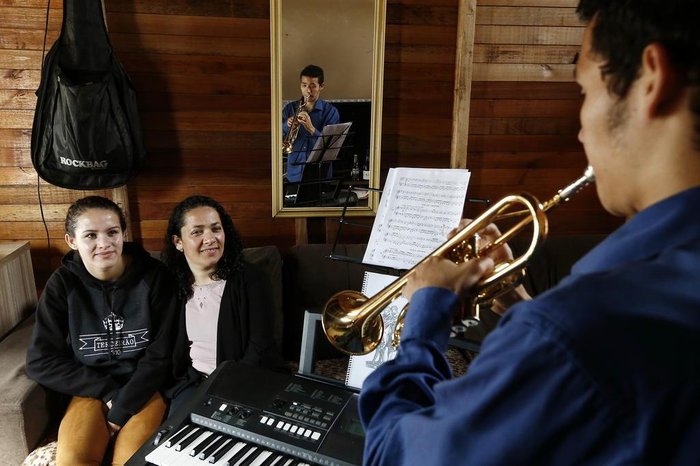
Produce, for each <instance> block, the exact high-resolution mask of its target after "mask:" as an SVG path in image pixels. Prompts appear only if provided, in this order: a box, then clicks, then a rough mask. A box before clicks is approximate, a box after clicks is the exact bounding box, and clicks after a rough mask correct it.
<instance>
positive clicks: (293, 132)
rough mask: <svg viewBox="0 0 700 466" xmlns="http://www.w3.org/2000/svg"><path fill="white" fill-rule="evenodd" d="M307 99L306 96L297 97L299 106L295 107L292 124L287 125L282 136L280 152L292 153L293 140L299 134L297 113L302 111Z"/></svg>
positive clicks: (299, 113)
mask: <svg viewBox="0 0 700 466" xmlns="http://www.w3.org/2000/svg"><path fill="white" fill-rule="evenodd" d="M308 101H309V97H308V96H302V97H301V99H299V107H298V108H297V111H296V113H295V114H294V119H293V120H292V125H291V126H290V127H289V132H288V133H287V136H286V137H285V138H284V141H282V152H284V153H285V154H287V155H289V154H291V153H292V146H294V141H295V140H296V139H297V135H298V134H299V126H300V123H299V115H301V112H303V111H304V110H305V109H306V104H307V102H308Z"/></svg>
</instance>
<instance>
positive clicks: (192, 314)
mask: <svg viewBox="0 0 700 466" xmlns="http://www.w3.org/2000/svg"><path fill="white" fill-rule="evenodd" d="M224 286H226V280H219V281H215V282H213V283H208V284H206V285H202V286H199V285H194V286H193V289H194V295H193V296H192V298H190V300H189V301H187V304H186V305H185V316H186V326H187V338H189V340H190V341H191V342H192V346H190V358H192V367H194V368H195V369H197V370H198V371H199V372H202V373H204V374H207V375H209V374H211V373H212V372H213V371H214V369H216V329H217V326H218V322H219V306H220V305H221V296H223V294H224Z"/></svg>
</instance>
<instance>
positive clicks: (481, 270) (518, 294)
mask: <svg viewBox="0 0 700 466" xmlns="http://www.w3.org/2000/svg"><path fill="white" fill-rule="evenodd" d="M470 222H471V220H470V219H463V220H462V221H461V222H460V224H459V226H458V227H457V228H455V229H453V230H452V231H450V232H449V233H448V238H451V237H453V236H454V235H455V234H456V233H457V232H458V231H459V230H461V229H463V228H464V227H466V226H467V225H468V224H469V223H470ZM500 234H501V233H500V231H499V230H498V227H497V226H496V225H494V224H490V225H488V226H487V227H486V228H484V229H483V230H482V231H480V232H479V235H478V238H477V242H478V244H477V247H480V248H484V247H486V246H487V245H489V244H490V243H491V242H493V241H495V240H496V239H497V238H498V237H499V236H500ZM512 259H513V253H512V251H511V249H510V247H509V246H508V245H507V244H503V245H502V246H500V247H498V248H495V249H494V250H493V251H489V252H488V254H487V255H486V256H485V257H481V258H477V259H471V260H469V261H467V262H464V263H461V264H455V263H454V262H452V261H451V260H449V259H445V258H442V257H431V258H429V259H428V260H427V261H426V262H425V263H423V264H422V265H421V266H420V267H418V268H417V269H416V271H415V273H414V274H413V276H411V277H409V279H408V281H407V283H406V286H405V287H404V289H403V292H402V294H403V296H404V297H405V298H406V299H409V300H410V297H411V295H413V293H414V292H415V291H416V290H418V289H420V288H424V287H428V286H436V287H440V288H447V289H449V290H452V291H453V292H455V293H456V294H457V295H458V296H459V297H460V298H461V299H463V300H465V299H467V298H468V297H469V296H470V295H471V289H472V287H473V286H474V285H475V284H476V283H477V282H478V281H479V280H481V278H482V277H484V276H488V275H490V274H491V273H493V270H494V267H495V265H496V264H500V263H502V262H507V261H511V260H512ZM527 299H531V298H530V295H529V294H528V293H527V291H526V290H525V288H524V287H523V286H522V285H518V286H517V287H515V288H513V289H511V290H508V291H506V292H505V293H503V294H501V295H500V296H498V297H497V298H496V299H494V300H493V301H492V303H491V310H492V311H494V312H496V313H498V314H503V313H504V312H505V311H506V310H507V309H508V308H509V307H510V306H512V305H513V304H515V303H517V302H519V301H521V300H527Z"/></svg>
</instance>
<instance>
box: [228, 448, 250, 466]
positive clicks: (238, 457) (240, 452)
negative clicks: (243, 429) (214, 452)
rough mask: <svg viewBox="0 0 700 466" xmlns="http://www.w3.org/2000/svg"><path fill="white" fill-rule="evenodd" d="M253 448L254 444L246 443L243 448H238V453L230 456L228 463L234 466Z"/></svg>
mask: <svg viewBox="0 0 700 466" xmlns="http://www.w3.org/2000/svg"><path fill="white" fill-rule="evenodd" d="M253 448H255V446H254V445H251V444H246V445H245V446H244V447H243V448H241V449H240V450H238V453H236V454H235V455H233V456H232V457H231V458H229V460H228V462H227V463H226V464H227V466H234V465H235V464H236V463H237V462H239V461H240V460H241V458H243V457H244V456H245V455H247V454H248V452H249V451H250V450H252V449H253Z"/></svg>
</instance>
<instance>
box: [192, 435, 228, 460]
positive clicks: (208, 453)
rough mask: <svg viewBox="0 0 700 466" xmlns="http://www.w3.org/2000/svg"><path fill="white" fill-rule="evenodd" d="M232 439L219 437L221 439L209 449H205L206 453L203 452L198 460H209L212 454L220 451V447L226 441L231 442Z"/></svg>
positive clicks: (224, 436)
mask: <svg viewBox="0 0 700 466" xmlns="http://www.w3.org/2000/svg"><path fill="white" fill-rule="evenodd" d="M230 438H231V437H229V436H227V435H223V434H222V435H219V437H218V438H217V439H216V441H214V443H212V444H211V445H209V446H208V447H207V448H205V449H204V451H203V452H201V453H200V454H199V455H198V456H197V458H198V459H200V460H205V459H207V458H209V457H210V456H211V455H212V453H214V452H215V451H216V450H218V449H219V447H220V446H221V445H223V444H224V442H225V441H226V440H229V439H230Z"/></svg>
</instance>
